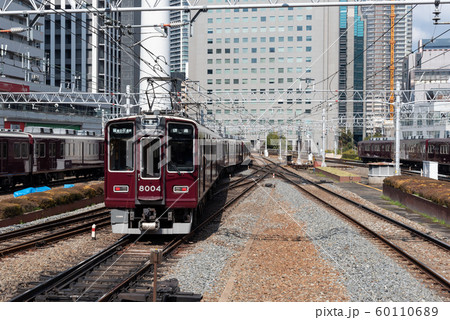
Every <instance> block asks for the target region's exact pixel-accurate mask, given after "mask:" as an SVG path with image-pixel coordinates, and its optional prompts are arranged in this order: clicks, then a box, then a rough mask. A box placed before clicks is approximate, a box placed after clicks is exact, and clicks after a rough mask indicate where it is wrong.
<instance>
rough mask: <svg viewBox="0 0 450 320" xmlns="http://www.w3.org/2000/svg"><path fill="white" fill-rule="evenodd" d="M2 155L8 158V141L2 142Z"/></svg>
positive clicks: (0, 150)
mask: <svg viewBox="0 0 450 320" xmlns="http://www.w3.org/2000/svg"><path fill="white" fill-rule="evenodd" d="M0 147H1V149H0V155H1V158H2V159H8V143H7V142H2V143H1V145H0Z"/></svg>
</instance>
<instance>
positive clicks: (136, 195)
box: [105, 116, 198, 234]
mask: <svg viewBox="0 0 450 320" xmlns="http://www.w3.org/2000/svg"><path fill="white" fill-rule="evenodd" d="M196 134H197V128H196V125H195V123H194V122H193V121H190V120H186V119H181V118H174V117H164V116H136V117H130V118H125V119H118V120H112V121H111V122H109V123H108V124H107V126H106V130H105V138H106V144H107V155H108V156H107V157H105V158H106V160H105V205H106V206H107V207H108V208H111V209H112V210H111V223H112V230H113V232H114V233H123V234H185V233H188V232H189V231H190V229H191V225H192V221H193V212H194V209H195V208H196V207H197V196H198V195H197V188H198V186H197V175H198V173H197V170H196V168H197V167H198V166H196V163H198V162H197V160H196V159H195V152H194V150H195V147H196V142H195V141H196Z"/></svg>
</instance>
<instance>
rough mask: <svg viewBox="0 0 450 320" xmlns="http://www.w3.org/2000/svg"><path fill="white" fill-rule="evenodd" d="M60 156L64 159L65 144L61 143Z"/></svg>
mask: <svg viewBox="0 0 450 320" xmlns="http://www.w3.org/2000/svg"><path fill="white" fill-rule="evenodd" d="M59 156H60V158H64V143H63V142H61V144H60V145H59Z"/></svg>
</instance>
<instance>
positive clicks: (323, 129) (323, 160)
mask: <svg viewBox="0 0 450 320" xmlns="http://www.w3.org/2000/svg"><path fill="white" fill-rule="evenodd" d="M325 133H326V127H325V107H324V108H323V109H322V165H321V167H326V166H327V165H326V163H325Z"/></svg>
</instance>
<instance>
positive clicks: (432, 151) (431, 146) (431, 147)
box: [428, 145, 434, 153]
mask: <svg viewBox="0 0 450 320" xmlns="http://www.w3.org/2000/svg"><path fill="white" fill-rule="evenodd" d="M428 153H434V146H433V145H428Z"/></svg>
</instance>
